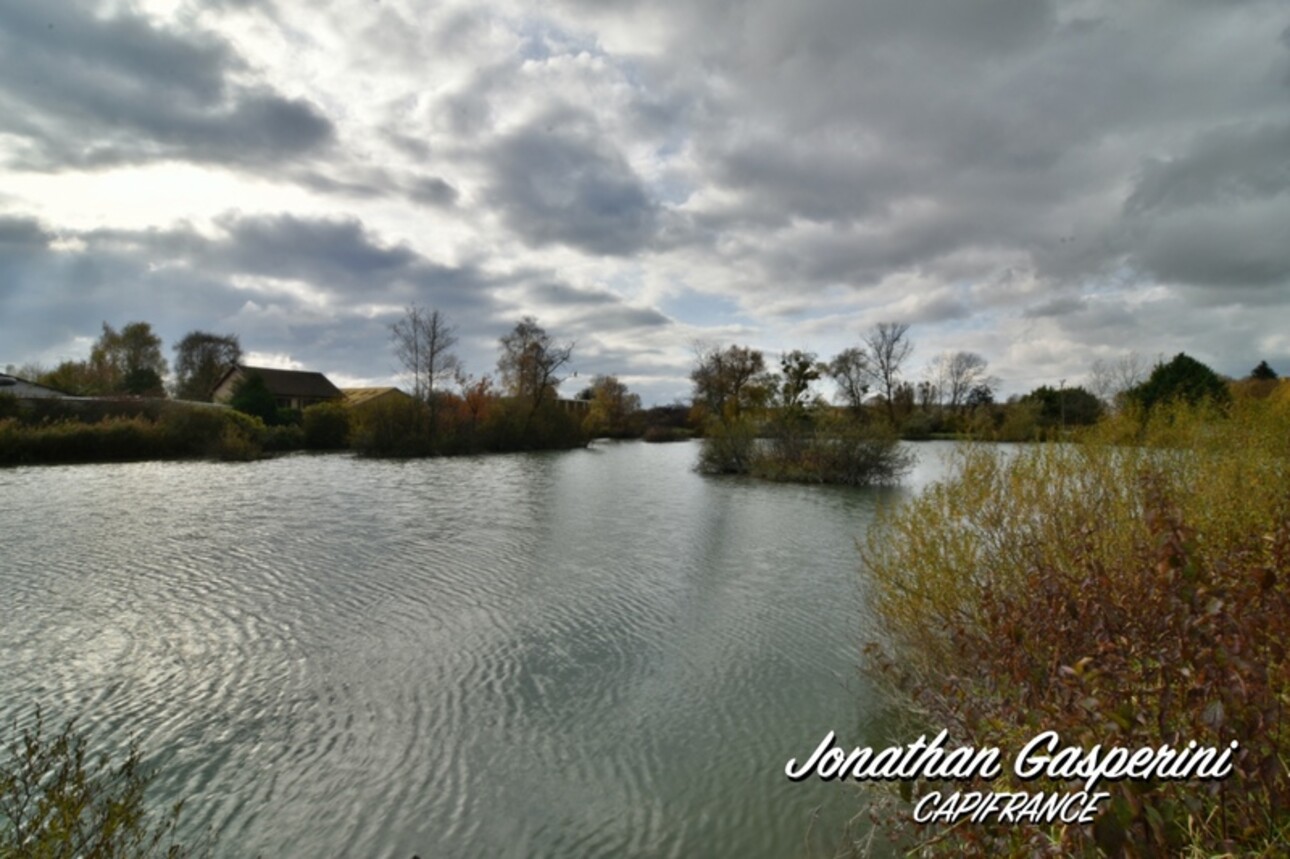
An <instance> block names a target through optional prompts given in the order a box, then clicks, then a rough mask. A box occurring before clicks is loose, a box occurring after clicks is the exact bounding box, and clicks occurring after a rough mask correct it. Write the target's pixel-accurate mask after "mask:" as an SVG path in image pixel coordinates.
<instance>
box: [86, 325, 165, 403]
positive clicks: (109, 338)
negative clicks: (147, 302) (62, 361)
mask: <svg viewBox="0 0 1290 859" xmlns="http://www.w3.org/2000/svg"><path fill="white" fill-rule="evenodd" d="M89 367H90V371H91V374H92V376H93V377H94V378H95V380H96V381H95V386H96V387H97V388H98V391H97V392H98V393H104V394H114V393H122V392H127V391H128V388H127V386H126V380H127V378H129V379H132V380H133V383H134V384H135V385H136V386H139V385H142V384H144V383H145V381H146V380H148V379H150V378H152V377H150V376H146V375H144V374H142V373H141V372H140V371H144V370H151V371H152V374H153V375H154V376H155V377H156V378H157V379H158V380H160V379H161V377H163V376H165V375H166V370H167V367H166V358H165V356H164V355H162V353H161V338H160V337H158V336H157V335H156V334H154V333H153V331H152V326H151V325H149V324H148V323H147V322H130V323H127V324H126V326H125V327H124V328H122V329H121V330H120V331H117V330H115V329H114V328H113V327H112V326H111V325H108V324H107V323H106V322H104V323H103V333H102V334H101V335H100V336H99V339H98V340H97V341H96V342H95V343H94V345H93V346H92V347H91V348H90V361H89Z"/></svg>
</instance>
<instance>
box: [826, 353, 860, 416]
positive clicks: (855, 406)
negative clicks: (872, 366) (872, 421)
mask: <svg viewBox="0 0 1290 859" xmlns="http://www.w3.org/2000/svg"><path fill="white" fill-rule="evenodd" d="M828 374H829V377H830V378H831V379H833V381H834V382H835V383H837V386H838V395H839V396H840V397H841V398H842V403H843V405H845V406H846V407H847V408H849V409H851V411H852V412H853V413H854V414H855V415H857V416H858V415H860V414H861V413H862V412H863V411H864V398H865V397H866V396H867V395H868V394H869V381H868V380H869V357H868V355H867V354H866V353H865V351H864V350H863V349H857V348H855V347H851V348H849V349H843V350H842V351H841V352H839V353H838V354H837V355H835V356H834V358H833V360H832V361H830V362H829V367H828Z"/></svg>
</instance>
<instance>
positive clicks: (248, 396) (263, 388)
mask: <svg viewBox="0 0 1290 859" xmlns="http://www.w3.org/2000/svg"><path fill="white" fill-rule="evenodd" d="M228 404H229V405H230V406H232V407H233V408H235V409H237V410H238V411H239V412H243V413H244V414H248V415H252V416H254V417H257V418H259V419H260V420H262V421H264V422H265V423H266V424H276V423H277V422H278V401H277V400H276V399H275V398H274V396H273V393H272V392H271V391H270V390H269V386H268V385H266V384H265V383H264V377H263V376H261V375H260V374H259V373H250V374H248V375H246V376H244V377H242V379H241V380H239V381H238V383H237V385H236V386H234V388H233V395H232V396H231V397H229V400H228Z"/></svg>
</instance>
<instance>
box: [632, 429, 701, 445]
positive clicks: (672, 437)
mask: <svg viewBox="0 0 1290 859" xmlns="http://www.w3.org/2000/svg"><path fill="white" fill-rule="evenodd" d="M642 438H644V439H645V441H648V442H652V443H664V442H672V441H689V440H690V439H692V438H694V430H692V429H688V428H686V427H668V426H652V427H647V428H646V430H645V435H644V436H642Z"/></svg>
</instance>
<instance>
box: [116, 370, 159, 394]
mask: <svg viewBox="0 0 1290 859" xmlns="http://www.w3.org/2000/svg"><path fill="white" fill-rule="evenodd" d="M121 390H122V391H123V392H124V393H127V394H133V395H134V396H136V397H164V396H165V395H166V386H165V383H163V382H162V380H161V377H160V376H158V375H157V371H156V370H154V369H152V368H151V367H135V368H134V369H133V370H130V371H129V372H128V373H126V374H125V378H124V379H123V380H122V382H121Z"/></svg>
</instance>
